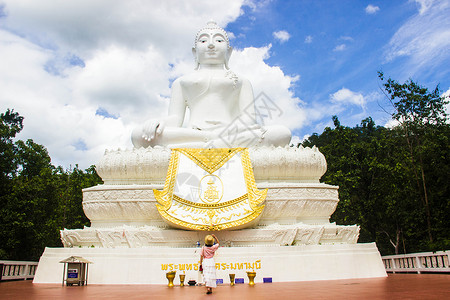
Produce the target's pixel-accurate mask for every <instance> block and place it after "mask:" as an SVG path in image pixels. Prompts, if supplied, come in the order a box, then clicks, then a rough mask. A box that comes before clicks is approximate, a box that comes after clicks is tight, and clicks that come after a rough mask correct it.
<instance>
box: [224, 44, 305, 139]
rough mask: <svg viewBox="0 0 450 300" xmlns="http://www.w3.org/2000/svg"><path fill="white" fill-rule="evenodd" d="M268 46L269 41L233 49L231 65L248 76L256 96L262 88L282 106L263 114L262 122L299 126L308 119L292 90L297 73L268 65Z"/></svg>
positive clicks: (290, 126) (237, 71)
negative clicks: (288, 72) (291, 74)
mask: <svg viewBox="0 0 450 300" xmlns="http://www.w3.org/2000/svg"><path fill="white" fill-rule="evenodd" d="M270 48H271V45H268V46H266V47H261V48H254V47H249V48H245V49H243V50H236V51H234V53H233V55H232V56H231V59H230V68H231V70H233V71H234V72H235V73H236V74H238V75H241V76H243V77H246V78H247V79H249V80H250V82H251V83H252V86H253V92H254V95H255V97H258V95H260V93H261V92H262V93H264V94H265V95H267V97H268V98H270V101H273V102H274V103H275V105H276V106H277V107H279V108H280V109H281V111H280V113H276V114H273V115H271V116H270V117H268V118H265V119H264V123H265V124H267V125H272V124H280V125H285V126H287V127H289V128H290V129H291V130H294V129H296V128H300V127H302V126H303V125H304V124H305V121H306V119H307V115H306V110H305V109H303V108H302V106H301V105H302V104H303V102H302V101H301V100H300V99H298V98H296V97H295V96H294V94H293V92H292V91H291V88H292V86H293V85H294V84H295V83H296V81H298V80H299V76H289V75H286V74H284V72H283V71H282V70H281V69H280V67H276V66H269V65H267V64H266V63H265V62H264V60H266V59H268V58H269V57H270Z"/></svg>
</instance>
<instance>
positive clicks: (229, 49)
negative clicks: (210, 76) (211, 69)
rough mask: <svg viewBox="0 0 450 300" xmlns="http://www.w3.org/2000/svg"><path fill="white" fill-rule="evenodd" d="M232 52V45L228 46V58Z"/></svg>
mask: <svg viewBox="0 0 450 300" xmlns="http://www.w3.org/2000/svg"><path fill="white" fill-rule="evenodd" d="M232 52H233V47H228V50H227V56H228V59H230V56H231V53H232Z"/></svg>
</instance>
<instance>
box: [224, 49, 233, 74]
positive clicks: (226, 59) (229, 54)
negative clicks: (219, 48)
mask: <svg viewBox="0 0 450 300" xmlns="http://www.w3.org/2000/svg"><path fill="white" fill-rule="evenodd" d="M232 52H233V47H228V50H227V56H226V57H225V69H227V70H229V69H230V67H229V66H228V61H229V60H230V57H231V53H232Z"/></svg>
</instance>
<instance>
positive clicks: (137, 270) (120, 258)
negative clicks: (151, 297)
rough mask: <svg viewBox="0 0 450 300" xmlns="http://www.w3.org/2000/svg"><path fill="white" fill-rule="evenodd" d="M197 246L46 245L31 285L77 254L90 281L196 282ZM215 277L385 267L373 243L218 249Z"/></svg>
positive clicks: (56, 275)
mask: <svg viewBox="0 0 450 300" xmlns="http://www.w3.org/2000/svg"><path fill="white" fill-rule="evenodd" d="M199 249H200V248H170V247H148V248H46V249H45V251H44V254H43V255H42V257H41V259H40V261H39V266H38V269H37V272H36V276H35V277H34V283H61V282H62V278H63V264H61V263H59V261H60V260H62V259H65V258H67V257H69V256H72V255H75V256H82V257H83V258H86V259H88V260H90V261H92V262H93V264H91V265H90V266H89V274H88V283H90V284H167V279H166V277H165V273H166V272H168V271H171V270H174V271H177V275H176V279H175V284H176V285H177V284H179V276H178V275H179V274H182V273H183V271H180V269H184V273H185V274H186V281H185V282H187V281H188V280H190V279H194V280H198V278H199V275H198V271H196V269H197V268H198V261H199V254H198V252H199ZM215 261H216V268H217V278H218V279H219V278H221V279H223V282H224V283H229V276H228V274H230V273H234V274H236V278H244V280H245V282H246V283H247V282H248V278H247V274H246V271H253V270H254V271H255V272H256V279H255V282H257V283H258V282H262V281H263V278H264V277H271V278H272V280H273V282H286V281H310V280H332V279H350V278H371V277H385V276H386V271H385V269H384V265H383V263H382V260H381V256H380V253H379V252H378V249H377V247H376V245H375V243H369V244H335V245H299V246H269V247H263V246H257V247H221V248H219V250H218V252H217V254H216V256H215Z"/></svg>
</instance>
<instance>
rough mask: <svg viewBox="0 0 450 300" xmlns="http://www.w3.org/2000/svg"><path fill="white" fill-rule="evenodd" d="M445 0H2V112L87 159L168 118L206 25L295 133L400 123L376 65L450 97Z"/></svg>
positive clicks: (66, 155)
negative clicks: (367, 121)
mask: <svg viewBox="0 0 450 300" xmlns="http://www.w3.org/2000/svg"><path fill="white" fill-rule="evenodd" d="M449 15H450V1H448V0H396V1H369V0H339V1H337V0H320V1H319V0H316V1H313V0H298V1H293V0H292V1H281V0H272V1H270V0H264V1H256V0H253V1H252V0H216V1H208V0H198V1H181V0H180V1H178V0H171V1H156V0H154V1H152V0H149V1H140V0H128V1H122V0H96V1H91V0H78V1H57V2H55V1H53V0H40V1H33V0H0V57H1V58H2V63H1V64H0V91H1V92H0V109H1V111H5V110H6V108H14V109H15V110H16V111H18V112H19V113H20V114H21V115H23V116H24V117H25V128H24V130H23V132H22V133H21V134H20V136H19V138H21V139H27V138H32V139H34V140H35V141H36V142H37V143H40V144H43V145H45V146H46V147H47V148H48V150H49V153H50V155H51V157H52V160H53V163H54V164H56V165H63V166H64V167H69V166H70V165H74V164H79V165H80V167H83V168H87V167H88V166H90V165H92V164H96V163H97V162H98V161H99V160H100V158H101V156H102V154H103V152H104V151H105V149H117V148H122V149H123V148H131V147H132V145H131V142H130V133H131V130H132V129H133V128H134V127H135V126H137V125H138V124H141V123H142V122H144V121H146V120H148V119H152V118H159V117H162V116H164V115H165V114H166V113H167V108H168V103H169V99H170V86H171V83H172V82H173V80H174V79H175V78H177V77H178V76H181V75H183V74H186V73H188V72H191V71H192V70H193V67H194V63H193V58H192V54H191V47H192V46H193V42H194V37H195V34H196V32H197V31H198V30H199V29H200V28H202V27H203V26H204V25H205V24H206V22H207V21H209V20H210V19H213V20H215V21H217V23H218V24H219V25H221V26H223V27H224V28H225V29H226V30H227V32H229V35H230V38H231V44H232V46H233V47H234V51H233V55H232V58H231V60H230V67H231V69H232V70H233V71H234V72H235V73H237V74H238V75H240V76H244V77H247V78H248V79H249V80H250V81H251V82H252V85H253V89H254V93H255V96H257V95H259V93H261V92H264V94H265V95H267V96H268V97H269V98H270V99H271V100H272V101H274V103H276V105H277V106H278V107H279V108H280V111H281V116H279V117H276V118H275V117H274V118H270V120H266V122H267V123H268V124H271V123H273V124H282V125H285V126H287V127H289V128H290V129H291V131H292V132H293V134H294V142H298V141H301V140H302V139H303V138H304V137H306V136H308V135H311V134H312V133H314V132H317V133H321V132H322V131H323V129H324V128H325V126H331V125H332V121H331V117H332V116H333V115H337V116H338V117H339V119H340V121H341V123H342V124H344V125H347V126H355V125H357V124H359V123H360V121H361V120H362V119H364V118H366V117H368V116H371V117H372V118H373V119H374V120H375V122H376V123H377V124H378V125H386V124H391V123H392V122H391V120H390V117H389V114H387V113H386V112H385V110H387V111H390V110H391V107H390V106H389V104H388V102H387V101H386V99H385V98H384V96H383V94H382V93H381V92H380V82H379V80H378V78H377V71H379V70H382V71H383V72H384V73H385V75H387V76H390V77H392V78H393V79H396V80H398V81H400V82H404V81H405V80H407V79H409V78H412V79H413V80H415V81H417V82H419V83H420V84H421V85H424V86H426V87H428V88H429V89H433V88H434V87H435V86H436V85H437V84H440V88H441V90H442V92H444V93H447V94H449V93H450V76H449V75H450V68H449V66H450V18H449V17H448V16H449Z"/></svg>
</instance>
